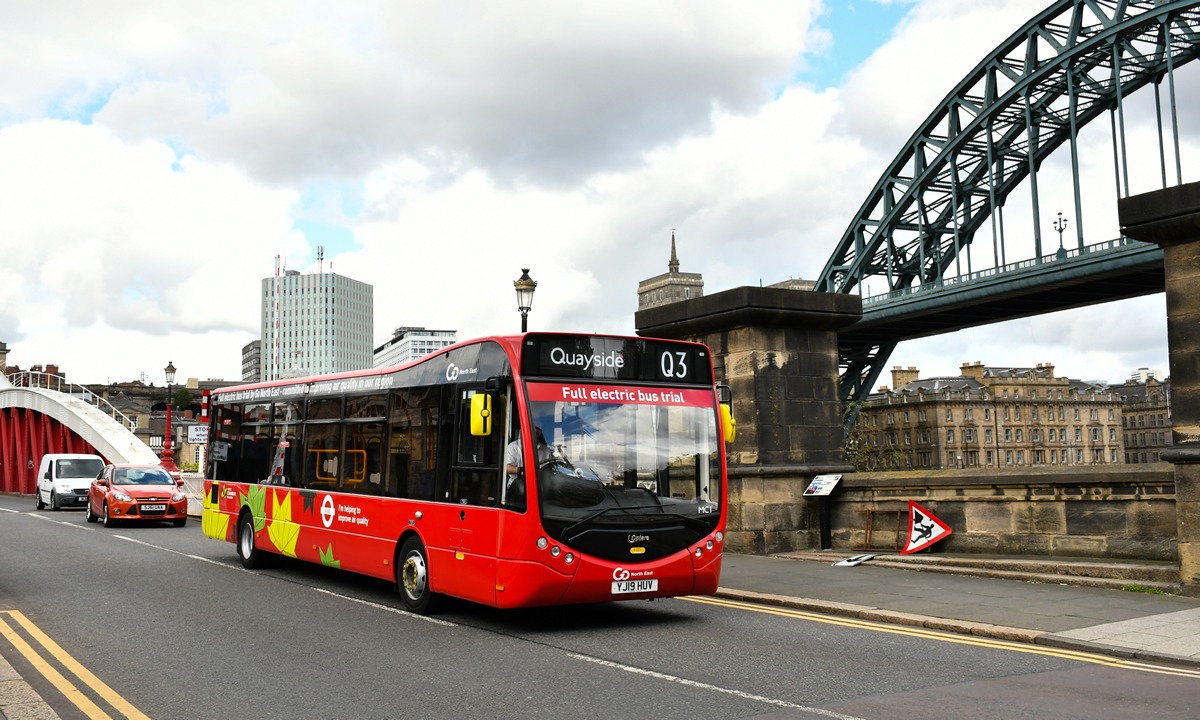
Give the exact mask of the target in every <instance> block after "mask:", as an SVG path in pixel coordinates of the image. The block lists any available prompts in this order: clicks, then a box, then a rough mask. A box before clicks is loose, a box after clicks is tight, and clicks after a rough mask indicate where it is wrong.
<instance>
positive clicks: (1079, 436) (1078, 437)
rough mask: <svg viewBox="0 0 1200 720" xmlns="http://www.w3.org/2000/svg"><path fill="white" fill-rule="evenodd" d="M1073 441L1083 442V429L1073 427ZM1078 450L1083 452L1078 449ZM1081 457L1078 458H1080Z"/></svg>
mask: <svg viewBox="0 0 1200 720" xmlns="http://www.w3.org/2000/svg"><path fill="white" fill-rule="evenodd" d="M1075 442H1083V429H1082V428H1075ZM1079 452H1083V451H1082V450H1080V451H1079ZM1082 459H1083V458H1080V460H1082Z"/></svg>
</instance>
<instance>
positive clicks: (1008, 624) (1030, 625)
mask: <svg viewBox="0 0 1200 720" xmlns="http://www.w3.org/2000/svg"><path fill="white" fill-rule="evenodd" d="M808 556H810V557H811V556H813V554H808ZM842 557H845V554H844V553H842V554H831V555H830V556H829V557H825V558H822V559H821V560H820V561H813V560H801V559H788V558H782V557H762V556H754V555H734V554H727V555H725V557H724V560H723V562H722V569H721V590H720V591H719V592H718V594H719V595H721V596H723V597H727V598H730V599H737V600H744V601H747V602H764V603H768V604H775V605H788V606H790V607H798V608H801V609H805V610H812V611H815V612H825V613H832V614H838V615H851V616H854V617H859V618H862V619H865V620H877V621H881V622H893V623H899V624H906V625H920V626H924V627H928V628H931V629H937V630H946V631H950V632H960V633H966V634H973V635H981V636H988V637H995V638H1001V639H1005V640H1016V641H1022V642H1035V643H1038V644H1042V645H1053V646H1057V647H1066V648H1070V649H1074V650H1082V651H1086V652H1097V653H1103V654H1108V655H1115V656H1118V657H1137V658H1141V659H1145V660H1157V661H1166V662H1176V663H1182V664H1188V665H1195V666H1200V599H1197V598H1191V597H1181V596H1171V595H1157V594H1151V593H1142V592H1128V591H1124V590H1111V589H1104V588H1096V587H1078V586H1073V585H1072V584H1071V583H1070V581H1069V580H1068V579H1067V578H1062V579H1063V580H1064V581H1066V582H1067V584H1066V585H1062V584H1050V583H1046V582H1044V581H1038V582H1030V581H1022V580H1014V579H1010V578H996V577H967V576H961V575H954V574H946V573H932V572H919V571H914V570H904V569H896V568H890V567H871V563H870V562H867V563H865V564H863V565H859V566H858V567H833V566H831V563H833V562H835V561H837V560H839V559H841V558H842ZM1012 560H1013V559H1008V560H997V562H1012ZM1114 564H1115V563H1114ZM1031 577H1032V576H1031ZM1039 577H1044V576H1039ZM1081 580H1082V578H1081Z"/></svg>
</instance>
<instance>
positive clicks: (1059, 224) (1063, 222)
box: [1052, 213, 1067, 260]
mask: <svg viewBox="0 0 1200 720" xmlns="http://www.w3.org/2000/svg"><path fill="white" fill-rule="evenodd" d="M1052 227H1053V228H1054V229H1055V230H1057V231H1058V252H1057V253H1055V257H1057V258H1058V259H1059V260H1066V259H1067V250H1066V248H1064V247H1063V241H1062V234H1063V230H1066V229H1067V219H1066V218H1064V217H1063V216H1062V213H1059V214H1058V220H1057V221H1055V223H1054V225H1053V226H1052Z"/></svg>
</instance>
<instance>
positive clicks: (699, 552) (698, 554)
mask: <svg viewBox="0 0 1200 720" xmlns="http://www.w3.org/2000/svg"><path fill="white" fill-rule="evenodd" d="M703 554H704V551H703V550H701V549H700V548H696V557H700V556H701V555H703Z"/></svg>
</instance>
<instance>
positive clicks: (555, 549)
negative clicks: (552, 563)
mask: <svg viewBox="0 0 1200 720" xmlns="http://www.w3.org/2000/svg"><path fill="white" fill-rule="evenodd" d="M560 553H562V549H560V548H559V547H558V546H557V545H555V546H554V547H552V548H550V557H558V556H559V554H560Z"/></svg>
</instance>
